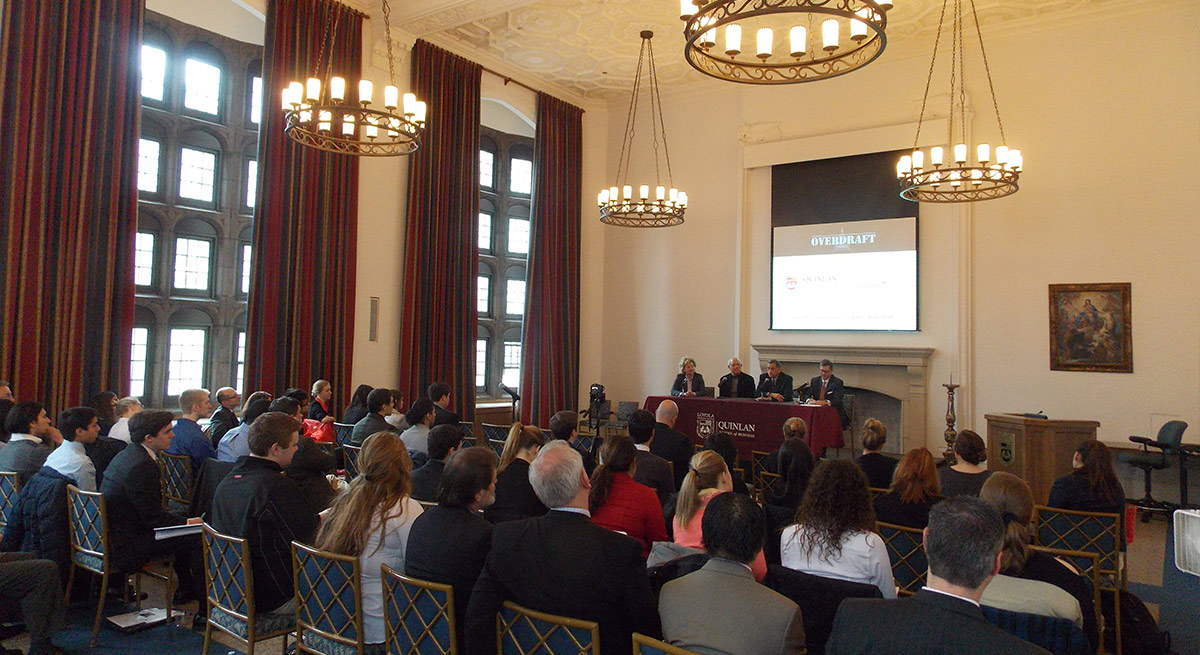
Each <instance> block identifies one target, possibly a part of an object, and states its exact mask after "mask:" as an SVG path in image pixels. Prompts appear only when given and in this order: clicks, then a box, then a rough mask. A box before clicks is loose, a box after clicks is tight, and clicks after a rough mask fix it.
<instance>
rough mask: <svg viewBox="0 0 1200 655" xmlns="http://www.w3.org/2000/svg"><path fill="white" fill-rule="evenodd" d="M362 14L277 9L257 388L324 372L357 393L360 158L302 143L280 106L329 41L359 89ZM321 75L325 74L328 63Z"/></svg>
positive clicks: (321, 5)
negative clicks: (289, 128)
mask: <svg viewBox="0 0 1200 655" xmlns="http://www.w3.org/2000/svg"><path fill="white" fill-rule="evenodd" d="M362 19H363V16H362V14H360V13H359V12H357V11H354V10H352V9H350V8H348V7H346V6H345V5H341V4H339V3H337V2H332V1H331V0H272V2H270V3H269V5H268V8H267V32H266V47H265V52H264V60H263V86H264V88H265V89H269V91H270V96H269V98H270V99H269V100H267V101H266V102H265V104H264V107H265V109H266V111H265V112H264V114H265V115H266V118H265V120H264V121H263V123H262V131H261V132H260V136H259V145H258V176H259V178H258V188H259V189H260V191H259V194H260V195H259V205H258V211H257V212H256V213H255V215H254V251H253V252H254V257H253V266H254V276H253V278H252V281H251V286H250V299H249V303H250V307H249V325H248V339H247V349H246V368H247V378H246V388H247V389H264V390H268V391H277V390H283V389H284V388H287V387H293V386H294V387H300V388H306V387H307V386H308V385H310V384H311V383H312V382H313V381H314V380H316V379H319V378H324V379H326V380H329V381H330V382H331V383H333V385H334V389H336V390H338V391H337V393H340V394H343V396H342V397H349V395H350V389H351V387H350V384H351V379H350V373H351V371H350V368H351V360H352V357H353V352H354V298H355V295H354V285H355V260H356V249H357V233H358V160H357V159H356V158H355V157H352V156H347V155H338V154H332V153H326V152H321V151H318V150H316V149H314V148H310V147H306V146H301V145H299V144H297V143H296V142H294V141H292V140H291V139H290V138H289V137H288V136H287V135H285V134H284V132H283V128H284V118H283V112H282V111H280V110H279V107H280V105H281V103H282V91H283V88H284V87H285V86H287V84H288V83H289V82H291V81H292V80H303V79H305V78H307V77H312V76H314V72H315V68H316V64H317V60H318V57H319V56H320V52H321V48H322V41H323V40H324V39H329V40H330V41H331V42H332V44H331V47H330V46H329V45H327V46H326V47H327V48H330V50H331V52H329V53H328V54H327V55H326V62H328V61H330V59H329V58H330V57H332V69H331V74H332V75H338V76H341V77H344V78H345V79H346V80H347V88H348V89H350V90H351V92H352V93H353V92H355V91H356V90H357V88H358V85H357V84H356V83H355V80H358V79H359V78H360V77H361V75H362V73H361V71H362ZM335 21H336V22H335ZM327 27H330V28H332V34H330V35H328V36H327V35H326V33H325V32H326V28H327ZM315 76H316V77H319V78H322V79H324V78H325V77H326V74H325V67H324V66H322V70H321V71H320V74H319V75H315Z"/></svg>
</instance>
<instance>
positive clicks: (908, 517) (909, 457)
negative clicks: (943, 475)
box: [875, 447, 942, 528]
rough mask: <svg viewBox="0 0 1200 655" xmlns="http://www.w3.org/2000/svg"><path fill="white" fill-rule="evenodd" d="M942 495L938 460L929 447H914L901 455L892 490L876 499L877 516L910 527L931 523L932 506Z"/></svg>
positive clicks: (920, 526) (884, 521) (881, 519)
mask: <svg viewBox="0 0 1200 655" xmlns="http://www.w3.org/2000/svg"><path fill="white" fill-rule="evenodd" d="M941 499H942V483H941V480H939V478H938V473H937V463H936V462H934V461H933V453H931V452H929V449H928V448H924V447H922V448H913V449H912V450H910V451H908V452H907V453H905V454H904V457H901V458H900V463H899V464H897V465H896V474H895V477H894V479H893V480H892V488H891V491H889V492H887V493H886V494H882V495H880V496H879V497H877V498H876V499H875V518H877V519H878V520H879V521H880V522H883V523H891V524H893V525H903V526H906V527H909V528H925V527H927V526H928V525H929V509H930V508H932V507H933V506H934V505H935V504H937V502H938V501H940V500H941Z"/></svg>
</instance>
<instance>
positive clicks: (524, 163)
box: [508, 143, 533, 196]
mask: <svg viewBox="0 0 1200 655" xmlns="http://www.w3.org/2000/svg"><path fill="white" fill-rule="evenodd" d="M508 158H509V173H508V190H509V191H511V192H513V193H515V194H517V195H521V196H529V195H533V148H531V147H530V146H528V145H526V144H524V143H520V144H517V145H514V146H513V147H512V148H510V149H509V151H508Z"/></svg>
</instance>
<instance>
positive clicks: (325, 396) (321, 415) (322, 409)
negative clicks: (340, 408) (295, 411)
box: [308, 380, 337, 423]
mask: <svg viewBox="0 0 1200 655" xmlns="http://www.w3.org/2000/svg"><path fill="white" fill-rule="evenodd" d="M331 398H333V385H331V384H329V380H317V381H316V382H313V386H312V399H313V403H312V404H311V405H309V406H308V418H310V419H312V420H314V421H320V422H322V423H333V422H334V421H336V420H337V419H336V418H334V416H333V408H332V407H331V406H330V405H329V400H330V399H331Z"/></svg>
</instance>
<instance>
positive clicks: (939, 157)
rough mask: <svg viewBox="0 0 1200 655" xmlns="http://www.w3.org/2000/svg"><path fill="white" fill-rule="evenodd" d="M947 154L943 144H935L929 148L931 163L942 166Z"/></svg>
mask: <svg viewBox="0 0 1200 655" xmlns="http://www.w3.org/2000/svg"><path fill="white" fill-rule="evenodd" d="M945 156H946V153H945V151H944V150H943V149H942V147H941V146H934V147H932V148H930V149H929V163H930V164H933V165H934V166H941V165H942V162H943V161H944V157H945Z"/></svg>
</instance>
